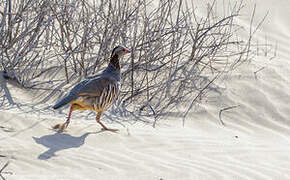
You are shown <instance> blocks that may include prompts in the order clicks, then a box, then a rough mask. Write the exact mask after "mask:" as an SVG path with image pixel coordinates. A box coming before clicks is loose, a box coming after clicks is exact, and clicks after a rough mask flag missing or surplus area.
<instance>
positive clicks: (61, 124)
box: [52, 106, 73, 132]
mask: <svg viewBox="0 0 290 180" xmlns="http://www.w3.org/2000/svg"><path fill="white" fill-rule="evenodd" d="M72 112H73V106H71V107H70V110H69V114H68V118H67V120H66V121H65V123H60V124H56V125H55V126H53V127H52V128H53V129H58V132H63V131H64V130H65V129H66V128H67V127H68V124H69V123H70V118H71V114H72Z"/></svg>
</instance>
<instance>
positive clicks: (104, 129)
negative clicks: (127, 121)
mask: <svg viewBox="0 0 290 180" xmlns="http://www.w3.org/2000/svg"><path fill="white" fill-rule="evenodd" d="M102 131H111V132H118V131H119V129H110V128H102Z"/></svg>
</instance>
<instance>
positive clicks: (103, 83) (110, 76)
mask: <svg viewBox="0 0 290 180" xmlns="http://www.w3.org/2000/svg"><path fill="white" fill-rule="evenodd" d="M130 52H131V51H130V50H129V49H127V48H125V47H123V46H117V47H115V48H114V49H113V51H112V55H111V58H110V63H109V65H108V66H107V68H106V69H105V70H104V71H103V72H102V73H101V74H99V75H96V76H93V77H90V78H88V79H85V80H83V81H82V82H80V83H78V84H77V85H76V86H75V87H74V88H72V89H71V91H70V93H69V94H68V95H67V96H66V97H64V98H63V99H61V100H60V101H59V102H58V103H57V104H55V105H54V106H53V109H58V108H60V107H62V106H64V105H66V104H70V110H69V114H68V118H67V120H66V121H65V123H62V124H57V125H55V126H54V127H53V128H54V129H57V130H58V131H59V132H62V131H63V130H64V129H66V128H67V127H68V125H69V123H70V118H71V114H72V112H73V111H75V110H91V111H96V113H97V115H96V121H97V122H98V123H99V124H100V125H101V126H102V127H103V129H104V130H109V131H117V129H109V128H107V127H106V126H105V125H104V124H103V123H102V122H101V121H100V118H101V116H102V113H103V112H104V111H105V110H106V109H108V108H109V107H110V105H111V104H112V103H113V102H114V101H116V99H117V98H118V96H119V92H120V79H121V72H120V64H119V58H120V57H122V56H124V55H125V54H128V53H130Z"/></svg>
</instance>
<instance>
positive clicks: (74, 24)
mask: <svg viewBox="0 0 290 180" xmlns="http://www.w3.org/2000/svg"><path fill="white" fill-rule="evenodd" d="M187 2H189V1H184V0H159V1H154V2H153V1H139V0H134V1H129V0H124V1H123V0H114V1H112V0H108V1H104V0H101V1H98V2H95V1H91V2H88V1H84V0H81V1H75V0H64V1H49V0H33V1H32V0H14V1H11V0H6V1H1V4H0V18H1V21H0V47H1V48H0V58H1V69H2V71H5V72H6V73H7V76H8V77H13V78H15V79H17V81H19V84H21V86H22V87H24V88H28V89H39V90H42V91H45V92H47V93H46V96H45V97H43V98H44V100H43V101H46V100H48V99H49V98H50V97H52V96H56V95H58V96H61V95H62V94H63V93H65V92H66V91H67V90H68V87H69V86H67V84H73V83H75V82H78V81H80V80H81V79H82V78H85V77H87V76H90V75H92V74H94V73H97V72H99V71H100V70H101V69H102V68H103V67H104V65H106V64H107V63H108V58H109V56H110V52H111V50H112V48H113V47H114V46H115V45H117V44H124V45H125V46H127V47H130V48H131V50H132V54H131V56H130V57H129V58H126V60H123V61H122V62H121V64H122V71H123V74H122V77H123V79H122V93H121V96H120V98H119V100H118V102H117V107H119V108H120V109H121V110H122V111H125V112H131V113H134V114H140V115H146V116H154V117H155V123H156V120H157V118H159V117H160V116H162V115H166V113H168V112H170V111H179V110H178V107H179V105H180V104H183V106H186V107H187V109H185V111H182V112H181V113H182V114H183V116H186V115H187V114H188V112H189V111H190V109H192V107H193V106H194V105H195V104H196V103H197V102H199V101H201V100H202V99H203V97H204V95H205V94H206V93H207V92H208V91H212V90H215V88H216V85H215V84H214V82H215V81H216V80H217V79H218V78H219V77H220V76H221V75H223V74H224V73H227V72H229V71H232V70H233V69H234V68H236V67H238V66H239V65H241V64H242V63H245V62H248V61H249V60H250V59H251V57H252V55H253V54H254V52H253V51H252V49H251V43H252V35H253V33H254V32H255V30H254V29H252V27H251V30H250V33H249V38H248V39H246V40H242V39H240V38H239V36H238V32H239V31H242V30H244V29H243V28H242V27H241V26H239V24H237V23H236V21H235V19H236V18H237V17H238V16H239V15H240V12H241V10H242V8H243V3H242V2H240V1H239V2H238V1H237V2H236V3H234V4H233V3H232V5H231V6H229V7H231V9H230V11H229V12H230V13H229V14H227V15H224V16H220V15H217V12H216V11H215V9H216V8H215V7H216V2H215V1H214V2H212V4H209V5H208V8H207V13H206V14H205V15H204V16H202V17H200V16H199V14H197V13H196V7H195V5H194V2H192V4H187ZM252 16H253V17H254V13H253V15H252ZM255 48H256V47H255ZM59 92H61V93H59Z"/></svg>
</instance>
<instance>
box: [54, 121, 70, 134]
mask: <svg viewBox="0 0 290 180" xmlns="http://www.w3.org/2000/svg"><path fill="white" fill-rule="evenodd" d="M67 126H68V124H67V123H63V124H56V125H55V126H53V127H52V129H54V130H56V131H57V132H59V133H62V132H64V130H65V129H66V128H67Z"/></svg>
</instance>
